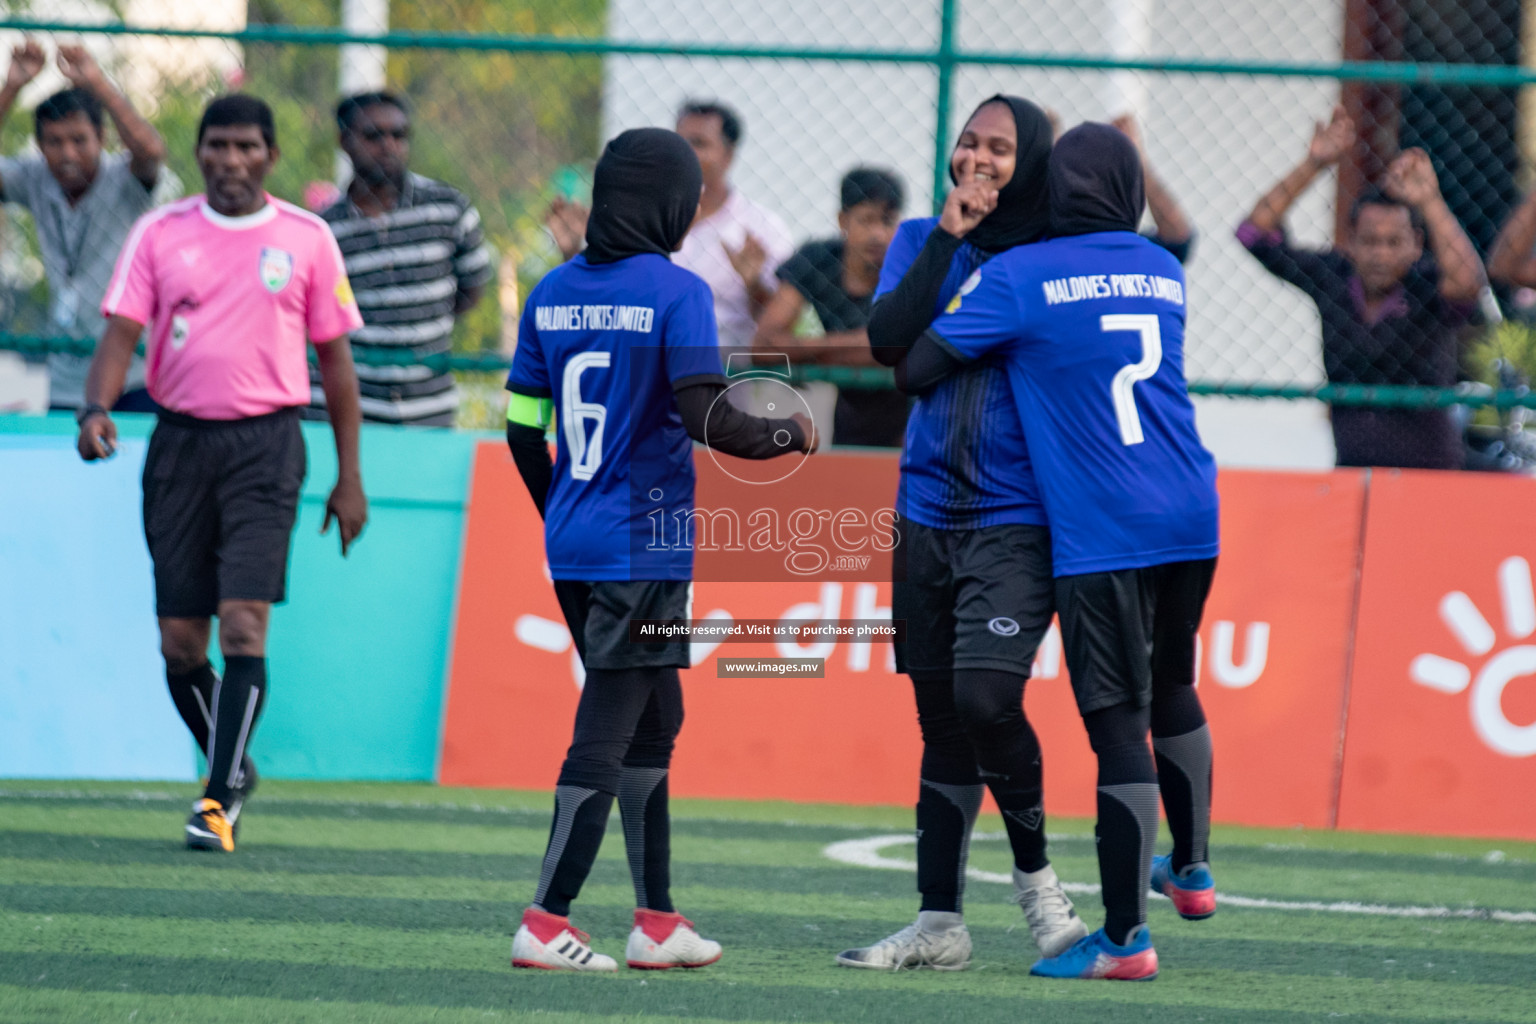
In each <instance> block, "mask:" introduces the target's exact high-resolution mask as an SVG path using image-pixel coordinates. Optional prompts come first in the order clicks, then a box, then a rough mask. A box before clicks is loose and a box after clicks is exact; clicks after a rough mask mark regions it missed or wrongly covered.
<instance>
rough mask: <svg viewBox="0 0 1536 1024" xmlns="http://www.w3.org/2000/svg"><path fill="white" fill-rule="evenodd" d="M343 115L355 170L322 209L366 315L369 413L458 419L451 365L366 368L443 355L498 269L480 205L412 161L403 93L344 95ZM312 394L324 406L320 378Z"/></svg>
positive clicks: (364, 367)
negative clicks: (380, 357) (384, 358)
mask: <svg viewBox="0 0 1536 1024" xmlns="http://www.w3.org/2000/svg"><path fill="white" fill-rule="evenodd" d="M336 124H337V127H338V128H339V129H340V132H341V139H340V142H341V148H342V150H343V151H344V152H345V153H346V154H347V156H348V157H349V158H351V160H352V170H353V177H352V181H351V182H350V183H349V184H348V185H347V189H346V192H345V193H344V194H343V195H342V196H341V198H339V199H337V200H336V202H334V203H332V204H331V205H330V206H329V207H327V208H326V209H325V210H324V211H322V212H321V214H320V215H321V216H322V217H324V218H325V220H326V221H327V222H328V223H329V224H330V225H331V231H332V233H333V234H335V236H336V241H337V243H338V244H339V245H340V246H341V252H342V256H343V257H344V258H345V259H346V262H347V275H348V276H349V277H350V278H351V279H352V286H353V288H354V289H355V291H356V294H357V305H358V308H359V309H360V310H361V311H362V314H363V327H362V328H361V329H360V330H358V331H356V332H354V333H353V335H352V347H353V350H354V351H355V352H356V353H357V356H358V360H357V361H358V367H357V377H358V381H359V384H360V385H361V387H362V408H363V418H364V419H366V420H371V421H374V422H379V423H404V424H410V425H413V426H452V425H453V420H454V414H455V413H456V412H457V410H458V406H459V392H458V389H457V388H456V387H455V386H454V382H453V374H451V373H449V372H448V371H447V370H446V369H442V370H438V369H433V368H431V367H429V366H423V365H420V364H419V363H412V364H406V365H399V364H396V365H386V366H379V365H370V363H369V358H368V357H369V356H370V355H371V354H389V355H394V356H401V355H405V356H408V357H409V358H410V359H412V360H420V359H422V358H425V357H427V356H435V355H442V354H444V353H446V352H448V350H449V348H450V347H451V344H452V337H451V336H452V334H453V324H454V320H455V318H456V317H458V316H459V315H461V314H463V313H466V312H468V311H469V310H470V309H472V308H474V306H475V304H476V303H477V302H479V301H480V297H481V296H482V295H483V294H484V293H485V286H486V284H487V283H488V282H489V281H490V280H491V278H492V276H493V275H494V271H493V268H492V267H491V254H490V251H489V250H488V249H487V248H486V247H485V241H484V238H483V236H482V234H481V230H480V214H479V213H478V212H477V211H476V210H475V208H474V206H472V205H471V204H470V201H469V200H468V199H467V198H465V197H464V195H463V193H461V192H459V190H458V189H456V188H453V187H452V186H451V185H445V184H444V183H442V182H440V181H434V180H432V179H431V178H427V177H423V176H422V175H420V174H413V173H411V171H410V170H409V169H408V168H407V166H406V165H407V163H408V162H409V160H410V155H411V117H410V112H409V111H408V110H407V109H406V103H405V100H404V99H403V98H402V97H400V96H396V95H395V94H393V93H388V92H369V93H362V94H360V95H357V96H349V97H347V98H346V99H344V100H342V101H341V103H340V104H338V105H337V107H336ZM311 395H312V401H313V403H314V408H316V409H324V405H325V394H324V390H323V389H322V388H321V387H320V381H319V379H318V378H312V379H311Z"/></svg>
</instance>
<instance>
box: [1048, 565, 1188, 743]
mask: <svg viewBox="0 0 1536 1024" xmlns="http://www.w3.org/2000/svg"><path fill="white" fill-rule="evenodd" d="M1215 575H1216V559H1214V558H1202V559H1199V560H1197V561H1193V562H1169V563H1167V564H1165V565H1154V566H1151V567H1149V568H1145V569H1119V570H1116V571H1114V572H1094V573H1086V574H1084V575H1081V576H1063V577H1061V578H1060V579H1058V580H1057V581H1056V603H1057V605H1058V607H1060V609H1061V641H1062V649H1063V653H1064V654H1065V655H1066V659H1067V671H1068V672H1069V673H1070V674H1071V676H1072V691H1073V693H1074V694H1075V695H1076V697H1077V709H1078V711H1080V712H1081V713H1083V714H1085V715H1086V714H1088V713H1090V712H1093V711H1100V710H1103V709H1104V708H1109V707H1114V706H1115V705H1117V704H1130V705H1131V706H1132V707H1137V708H1142V707H1146V706H1147V705H1148V704H1150V703H1151V702H1152V693H1153V689H1154V685H1167V684H1169V683H1175V682H1181V683H1193V682H1194V678H1195V636H1196V634H1197V633H1199V631H1200V617H1201V615H1203V614H1204V611H1205V599H1206V597H1207V596H1208V595H1209V594H1210V592H1211V580H1212V578H1213V577H1214V576H1215Z"/></svg>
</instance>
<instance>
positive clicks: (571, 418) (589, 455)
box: [560, 352, 610, 480]
mask: <svg viewBox="0 0 1536 1024" xmlns="http://www.w3.org/2000/svg"><path fill="white" fill-rule="evenodd" d="M609 356H610V353H608V352H581V353H578V354H577V355H574V356H572V357H571V359H570V361H569V362H567V363H566V364H565V374H564V376H563V378H562V380H561V388H560V390H561V392H562V397H563V398H564V401H563V402H562V403H561V404H562V405H563V406H564V410H563V415H562V416H561V419H563V420H564V421H565V424H564V426H565V443H566V444H568V445H570V446H571V479H572V480H591V479H592V478H593V477H594V476H596V475H597V467H598V466H601V465H602V464H603V424H605V423H606V422H607V421H608V409H607V407H606V406H603V405H600V404H599V403H597V402H583V401H582V400H581V375H582V374H583V373H585V372H586V371H588V370H605V369H607V368H608V363H609ZM589 421H590V422H591V423H592V432H591V433H588V432H587V429H586V425H587V423H588V422H589Z"/></svg>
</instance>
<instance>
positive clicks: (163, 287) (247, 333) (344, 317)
mask: <svg viewBox="0 0 1536 1024" xmlns="http://www.w3.org/2000/svg"><path fill="white" fill-rule="evenodd" d="M101 312H102V315H103V316H123V317H127V318H128V319H130V320H137V321H138V322H139V323H141V324H150V325H151V327H150V332H149V341H148V343H147V358H146V359H145V378H146V380H147V382H148V385H149V393H150V395H151V396H152V397H153V398H154V400H155V401H157V402H159V403H160V404H161V405H162V406H164V407H165V408H167V409H170V410H172V411H174V412H179V413H183V414H185V415H188V416H196V417H198V418H199V419H208V420H233V419H242V418H245V417H248V416H260V415H262V414H264V413H269V412H274V411H276V410H278V409H284V408H287V407H289V406H295V405H308V404H309V366H308V360H307V356H306V353H305V349H304V344H305V341H306V339H307V340H309V341H313V342H317V343H319V342H327V341H331V340H333V339H335V338H339V337H341V336H342V335H344V334H346V333H348V332H349V331H354V330H356V329H357V328H359V327H361V326H362V325H363V320H362V317H361V316H359V315H358V312H357V303H356V302H354V301H353V299H352V286H351V285H350V284H349V283H348V282H347V273H346V269H345V268H344V266H343V264H342V261H341V251H340V250H339V249H338V248H337V247H336V239H335V238H334V237H333V236H332V235H331V230H330V228H329V227H327V226H326V223H325V221H323V220H321V219H320V218H319V217H316V216H315V215H314V214H312V213H309V212H307V211H305V210H301V209H300V208H298V207H297V206H293V205H292V204H290V203H285V202H283V201H282V200H280V199H274V198H273V197H272V196H270V195H269V196H267V205H265V206H263V207H262V208H261V209H260V210H258V211H257V212H255V213H253V214H250V215H249V216H246V217H225V216H223V215H222V214H219V213H216V212H214V210H213V209H212V208H210V207H209V206H208V204H207V203H206V202H205V201H204V199H203V197H202V196H192V197H191V198H189V199H183V200H181V201H180V202H177V203H171V204H170V205H169V206H162V207H160V208H159V209H157V210H152V211H150V212H149V213H147V214H145V215H144V216H143V217H140V218H139V221H138V223H136V224H135V225H134V226H133V231H132V233H130V234H129V236H128V241H127V242H126V243H124V245H123V251H122V252H121V253H120V254H119V255H118V257H117V269H116V270H115V271H114V272H113V274H112V281H111V283H110V284H109V285H108V286H107V295H106V298H105V299H104V300H103V301H102V304H101Z"/></svg>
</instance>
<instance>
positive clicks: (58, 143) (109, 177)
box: [0, 39, 178, 412]
mask: <svg viewBox="0 0 1536 1024" xmlns="http://www.w3.org/2000/svg"><path fill="white" fill-rule="evenodd" d="M58 62H59V70H60V71H62V72H63V73H64V77H65V78H67V79H69V81H70V83H71V86H72V87H71V88H69V89H65V90H64V91H63V92H56V93H54V94H53V95H52V96H49V97H48V98H47V99H45V100H43V102H42V103H39V104H38V106H37V110H36V111H35V112H34V114H33V116H34V119H35V122H36V136H37V146H38V149H40V150H41V151H42V152H41V154H40V155H33V154H28V155H25V156H17V157H0V199H3V200H4V201H5V202H7V203H16V204H18V205H20V206H25V207H26V208H27V209H28V210H29V211H31V213H32V219H33V221H34V223H35V224H36V225H37V240H38V245H39V246H40V248H41V249H42V253H43V269H44V273H45V274H46V275H47V278H48V297H49V303H48V314H49V315H48V331H49V333H54V334H59V335H67V336H69V337H72V338H92V339H95V338H100V337H101V332H102V330H103V329H104V328H103V321H102V319H101V315H100V313H99V309H100V306H101V298H102V296H103V295H104V294H105V293H106V290H107V281H108V280H109V279H110V278H111V277H112V264H113V261H114V260H116V258H117V251H118V250H119V249H121V248H122V246H123V239H124V238H126V237H127V236H128V230H129V229H130V228H131V227H133V222H134V221H135V220H137V219H138V217H139V215H140V214H142V213H144V212H145V211H146V210H148V209H149V208H150V207H151V206H153V205H154V204H155V202H156V200H157V199H164V198H169V197H170V196H171V195H174V193H175V191H176V189H177V188H178V183H177V182H176V179H175V176H174V175H173V174H171V172H170V171H169V170H167V169H166V167H165V142H164V140H162V139H161V138H160V133H159V132H157V131H155V129H154V128H152V127H151V126H150V124H149V122H148V121H146V120H144V118H142V117H140V116H139V114H138V112H137V111H135V110H134V109H133V104H131V103H129V102H128V99H127V98H126V97H125V96H124V95H123V94H122V93H120V92H118V91H117V89H116V88H115V87H114V86H113V85H112V83H111V82H110V81H108V80H107V76H106V75H105V74H103V73H102V70H101V68H100V67H98V66H97V64H96V61H95V60H94V59H93V58H92V57H91V55H90V54H89V53H88V52H87V51H86V49H85V47H83V46H60V47H59V56H58ZM46 64H47V60H46V58H45V56H44V54H43V48H42V46H41V45H40V44H39V43H38V42H37V41H36V40H34V39H27V40H25V41H24V42H23V43H22V44H21V45H20V46H17V47H15V48H14V49H13V50H12V51H11V64H10V68H9V69H8V70H7V71H6V75H5V85H4V87H3V88H0V124H3V123H4V122H5V119H6V117H7V116H8V115H9V114H10V112H11V107H12V106H13V105H14V104H15V102H16V97H17V95H18V94H19V93H20V92H21V90H22V89H23V88H25V86H26V85H27V83H28V82H30V81H32V79H34V78H36V77H37V76H38V74H40V73H41V72H42V70H43V68H44V66H45V65H46ZM103 109H105V111H106V113H107V114H108V115H110V116H111V118H112V123H113V124H115V125H116V126H117V135H118V138H120V139H121V140H122V142H123V145H124V146H126V147H127V150H128V151H127V152H126V153H103V152H102V111H103ZM90 364H91V357H90V356H89V355H73V354H68V353H63V352H55V353H52V354H50V355H49V356H48V381H49V399H48V401H49V404H50V405H51V406H53V408H55V409H74V408H76V407H78V406H79V405H80V402H81V401H82V400H83V398H84V395H85V375H86V371H87V370H88V369H89V368H90ZM116 408H118V409H120V410H124V411H129V412H148V411H151V410H153V409H154V403H153V402H151V401H150V400H149V394H148V392H147V391H145V390H144V362H143V360H141V359H138V358H135V359H134V360H133V364H132V366H130V367H129V370H128V380H127V389H126V390H125V391H124V392H123V396H122V398H121V399H119V401H118V404H117V406H116Z"/></svg>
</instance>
